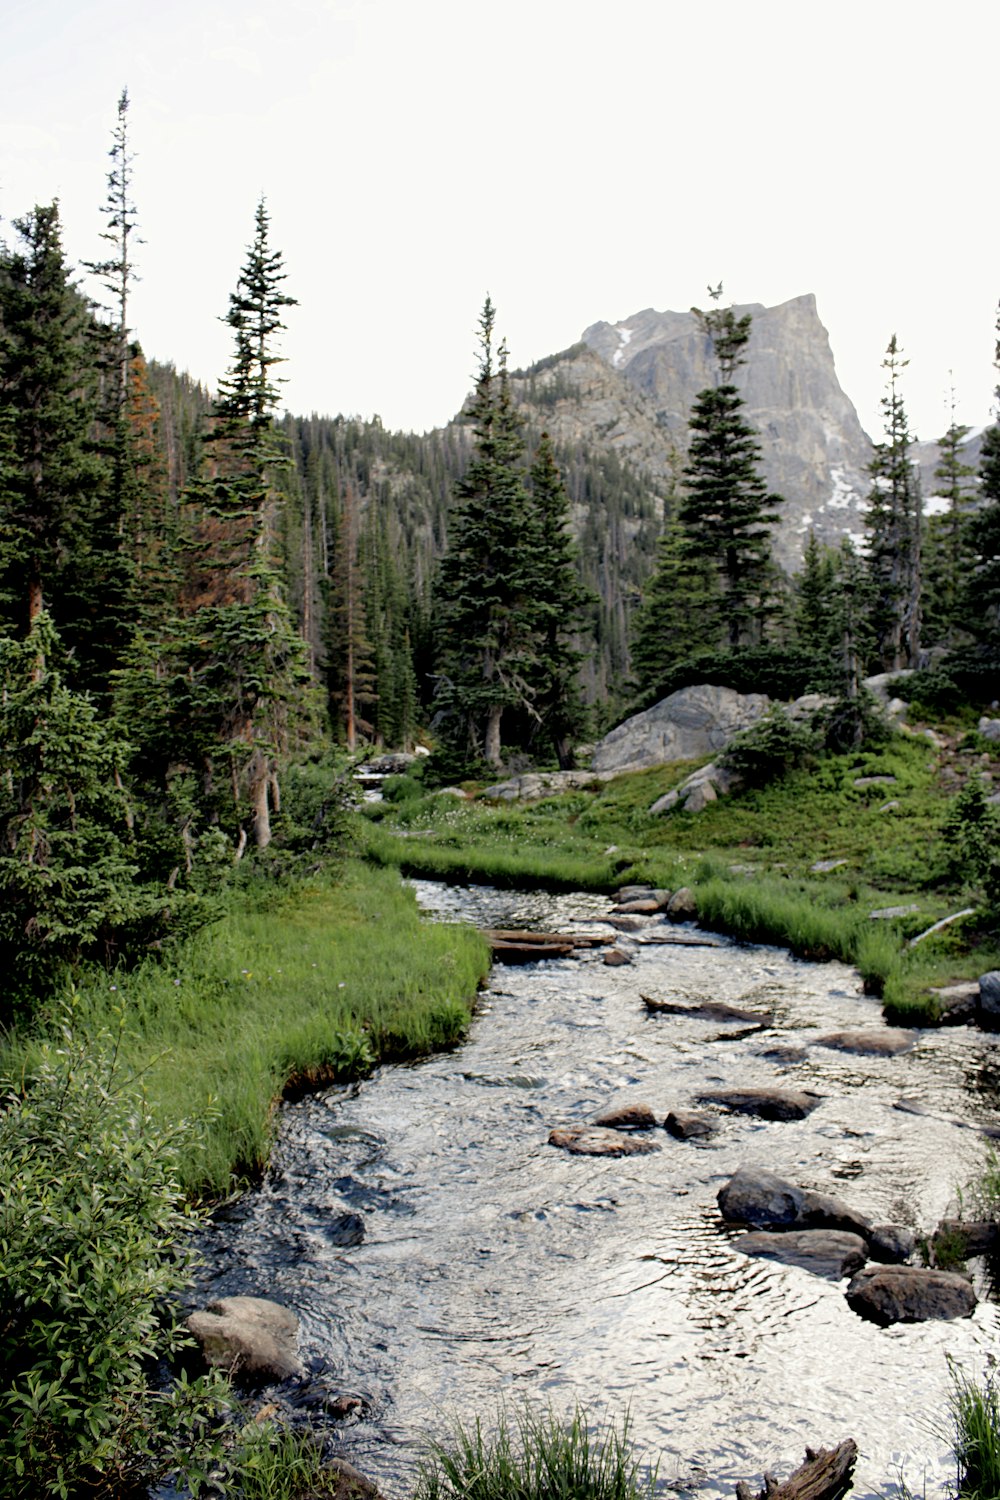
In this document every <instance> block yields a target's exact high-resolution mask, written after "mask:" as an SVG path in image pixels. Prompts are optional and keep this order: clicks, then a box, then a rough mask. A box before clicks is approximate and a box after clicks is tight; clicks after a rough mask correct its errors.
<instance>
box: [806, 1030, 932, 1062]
mask: <svg viewBox="0 0 1000 1500" xmlns="http://www.w3.org/2000/svg"><path fill="white" fill-rule="evenodd" d="M916 1040H917V1033H916V1032H915V1031H903V1030H901V1029H900V1028H899V1027H895V1026H882V1027H879V1028H877V1029H875V1030H871V1031H830V1032H827V1033H826V1035H825V1036H818V1037H817V1038H816V1045H817V1046H818V1047H832V1048H833V1049H834V1051H836V1052H853V1053H854V1054H856V1056H858V1057H898V1056H899V1054H900V1053H901V1052H910V1051H912V1049H913V1047H914V1046H915V1045H916Z"/></svg>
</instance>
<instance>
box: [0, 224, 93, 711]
mask: <svg viewBox="0 0 1000 1500" xmlns="http://www.w3.org/2000/svg"><path fill="white" fill-rule="evenodd" d="M14 228H15V230H16V231H17V234H18V236H19V238H20V240H21V248H19V249H17V250H13V251H10V250H6V249H5V250H4V252H3V254H2V255H0V408H2V409H3V410H4V418H3V426H4V428H5V432H4V436H3V441H4V443H5V444H6V448H7V465H6V466H5V477H4V479H3V482H2V488H0V504H2V506H3V513H2V515H0V523H2V525H0V600H2V608H3V623H4V626H5V628H6V629H7V630H8V631H9V632H11V633H13V634H15V635H18V636H20V637H24V636H25V635H27V633H28V631H29V630H30V629H31V627H32V625H33V624H34V622H35V620H36V619H37V618H38V616H39V615H40V614H41V612H42V609H43V608H44V607H45V606H46V605H48V606H49V607H50V610H51V613H52V614H53V617H54V619H55V621H56V623H57V625H58V627H59V629H60V632H61V633H62V635H63V637H64V644H65V645H66V647H68V648H71V649H72V650H73V651H74V654H75V661H76V667H75V674H76V675H84V674H85V673H86V670H87V667H88V665H89V663H88V662H87V661H86V660H85V659H82V658H86V655H87V653H86V649H85V648H86V643H87V640H88V636H89V634H90V629H89V626H90V622H89V620H88V619H87V602H88V601H87V600H86V598H85V597H84V596H85V594H86V591H87V578H88V574H89V572H90V569H91V564H92V561H93V558H92V555H91V554H92V547H93V539H94V524H93V523H94V513H95V506H96V502H97V496H98V493H99V490H100V485H101V477H102V476H101V469H100V464H99V462H98V460H97V457H96V454H95V452H94V448H93V443H92V435H93V429H94V420H95V399H96V391H95V382H94V372H93V364H92V359H91V346H90V342H89V337H90V331H91V320H90V316H89V313H88V310H87V307H86V304H85V303H84V301H83V299H82V298H81V297H80V295H79V293H78V292H77V290H76V288H75V286H74V284H73V282H72V279H71V273H70V269H69V267H68V265H67V263H66V260H65V256H64V254H63V248H62V237H61V227H60V222H59V209H58V205H57V204H55V203H52V204H49V205H48V206H46V207H36V208H35V209H33V210H32V212H31V213H30V214H28V215H26V216H25V217H24V218H22V219H16V220H15V221H14ZM89 685H90V684H89V683H88V686H89Z"/></svg>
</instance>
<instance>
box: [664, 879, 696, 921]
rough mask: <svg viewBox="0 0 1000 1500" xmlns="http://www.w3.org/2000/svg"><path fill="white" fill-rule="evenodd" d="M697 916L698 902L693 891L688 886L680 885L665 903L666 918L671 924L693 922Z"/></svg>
mask: <svg viewBox="0 0 1000 1500" xmlns="http://www.w3.org/2000/svg"><path fill="white" fill-rule="evenodd" d="M697 915H698V901H697V898H696V897H695V894H694V891H693V890H692V889H691V887H690V886H688V885H682V886H681V888H680V890H679V891H674V894H673V895H672V896H671V898H670V900H669V901H668V902H667V916H668V917H669V918H670V920H671V922H693V921H694V919H695V917H696V916H697Z"/></svg>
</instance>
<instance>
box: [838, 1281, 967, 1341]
mask: <svg viewBox="0 0 1000 1500" xmlns="http://www.w3.org/2000/svg"><path fill="white" fill-rule="evenodd" d="M844 1295H845V1296H846V1298H847V1302H848V1306H849V1307H851V1309H852V1310H853V1311H854V1312H856V1313H857V1314H858V1316H859V1317H862V1318H867V1319H868V1320H869V1322H872V1323H878V1324H879V1325H880V1326H881V1327H882V1328H887V1327H888V1326H889V1324H890V1323H924V1322H926V1321H927V1320H928V1319H929V1318H946V1319H951V1318H970V1317H971V1316H972V1314H973V1312H974V1311H975V1308H976V1300H977V1299H976V1294H975V1291H974V1290H973V1288H972V1284H971V1282H968V1281H966V1279H965V1277H964V1276H957V1275H956V1274H955V1272H954V1271H934V1270H924V1269H923V1267H921V1266H866V1267H865V1269H864V1270H863V1271H859V1272H858V1274H857V1275H856V1276H855V1277H854V1279H853V1281H852V1282H851V1284H850V1286H849V1287H848V1288H847V1291H846V1292H845V1294H844Z"/></svg>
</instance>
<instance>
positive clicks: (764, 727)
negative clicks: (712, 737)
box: [720, 708, 817, 786]
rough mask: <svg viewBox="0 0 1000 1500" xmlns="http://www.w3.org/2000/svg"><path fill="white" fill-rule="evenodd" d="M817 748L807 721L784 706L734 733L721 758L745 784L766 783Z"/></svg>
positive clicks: (794, 765)
mask: <svg viewBox="0 0 1000 1500" xmlns="http://www.w3.org/2000/svg"><path fill="white" fill-rule="evenodd" d="M816 748H817V740H816V735H815V733H814V732H813V730H812V729H811V728H810V727H809V726H808V725H806V724H803V723H802V722H801V721H800V720H797V719H792V718H790V717H789V715H788V714H786V713H785V712H784V710H783V709H780V708H772V709H771V711H770V712H769V713H766V714H765V715H764V717H763V718H762V719H758V721H757V723H756V724H752V725H751V726H750V728H749V729H744V730H743V731H742V732H741V733H740V734H737V735H735V736H734V738H733V739H732V740H730V742H729V745H728V747H727V748H726V750H725V751H724V752H723V754H722V756H721V757H720V760H721V764H722V765H724V766H725V767H726V768H727V769H728V770H731V771H735V772H736V773H737V775H739V776H741V777H742V778H743V780H744V781H745V782H746V783H747V785H748V786H767V785H768V784H769V783H770V782H772V781H778V780H779V779H780V778H781V777H782V776H785V775H787V773H788V772H789V771H791V770H794V769H795V767H796V766H801V765H804V764H805V763H806V761H807V760H808V759H809V757H810V756H811V755H812V754H813V753H814V752H815V750H816Z"/></svg>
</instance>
